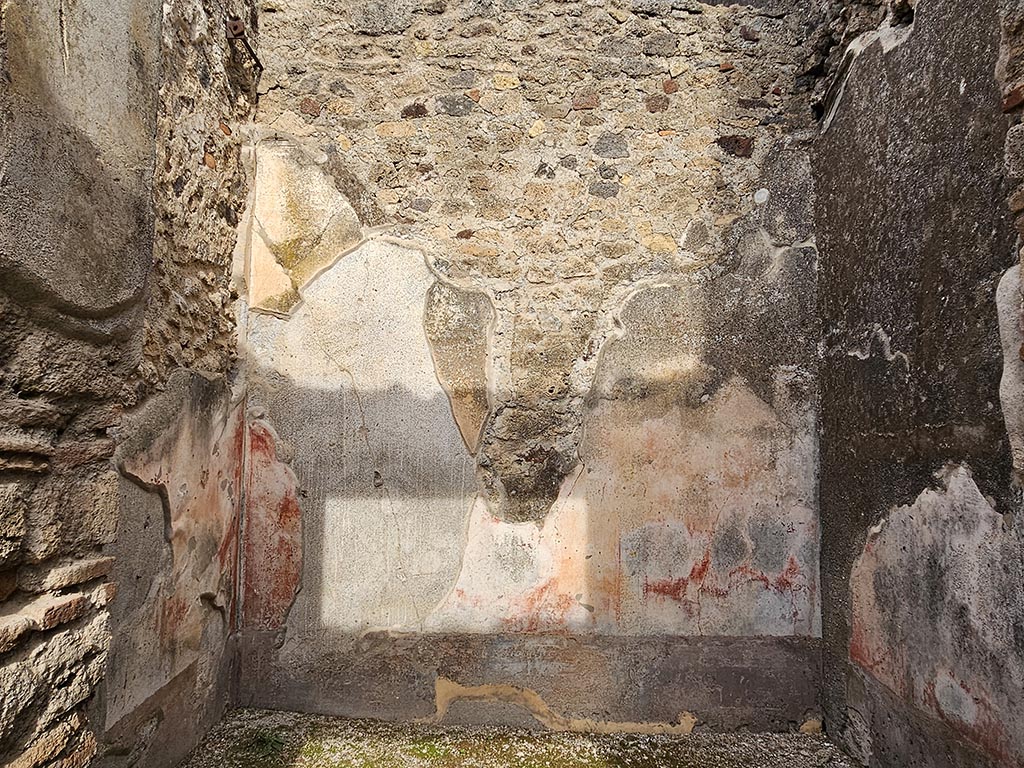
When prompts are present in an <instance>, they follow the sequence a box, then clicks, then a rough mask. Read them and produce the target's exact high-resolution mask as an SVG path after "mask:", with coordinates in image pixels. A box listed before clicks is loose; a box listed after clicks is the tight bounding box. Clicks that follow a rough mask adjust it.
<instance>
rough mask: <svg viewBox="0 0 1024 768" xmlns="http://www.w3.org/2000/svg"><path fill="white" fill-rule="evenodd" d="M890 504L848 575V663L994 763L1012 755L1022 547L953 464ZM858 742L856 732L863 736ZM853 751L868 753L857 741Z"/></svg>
mask: <svg viewBox="0 0 1024 768" xmlns="http://www.w3.org/2000/svg"><path fill="white" fill-rule="evenodd" d="M938 480H939V481H940V483H941V487H940V488H938V489H935V490H933V489H927V490H925V491H922V493H921V495H920V496H918V498H917V500H916V501H915V502H914V503H913V504H911V505H907V506H903V507H898V508H896V509H893V510H892V511H891V512H890V513H889V514H888V515H887V517H886V519H887V523H886V524H885V526H884V527H882V526H881V525H878V526H876V527H875V528H873V529H872V530H871V533H870V535H869V537H868V539H867V541H866V543H865V545H864V551H863V552H862V553H861V555H860V556H859V557H858V559H857V561H856V563H855V564H854V567H853V571H852V574H851V576H850V587H851V596H852V602H853V629H852V636H851V639H850V646H849V652H850V659H851V660H852V661H853V662H854V663H855V664H856V665H857V666H858V667H859V668H860V669H861V670H863V673H864V674H868V675H870V676H871V677H873V678H875V679H876V680H878V681H879V682H881V683H882V684H883V685H884V686H886V687H887V688H888V689H889V690H890V691H892V692H893V693H894V694H896V695H897V696H898V697H899V698H900V699H902V700H904V701H905V702H907V703H909V704H912V705H914V706H915V707H917V708H919V709H921V710H924V711H925V712H927V713H928V714H929V715H930V716H931V717H933V718H936V719H937V720H939V721H941V722H942V723H944V724H945V725H946V726H948V727H949V728H952V729H953V730H954V731H955V732H957V733H958V734H959V735H960V736H961V737H962V738H964V739H966V740H968V741H970V742H972V743H973V744H975V745H976V746H977V747H979V748H981V749H982V750H983V751H984V752H985V753H986V754H988V755H989V756H990V757H992V758H993V759H995V760H996V761H997V762H999V764H1005V765H1016V764H1019V763H1020V762H1021V761H1024V708H1022V707H1024V703H1022V701H1021V698H1020V691H1021V690H1022V689H1024V659H1022V658H1021V656H1020V654H1019V653H1016V652H1015V651H1014V650H1013V649H1019V647H1020V638H1021V632H1022V627H1024V617H1022V616H1021V615H1020V606H1021V605H1024V546H1022V544H1021V541H1022V539H1021V529H1020V524H1019V522H1018V523H1017V524H1016V525H1014V526H1013V527H1010V526H1009V525H1008V524H1007V521H1006V519H1005V518H1004V517H1003V516H1002V515H1000V514H999V513H998V512H996V511H995V510H994V509H993V508H992V506H991V505H990V504H989V502H988V501H987V500H986V499H985V497H984V496H982V494H981V492H980V490H979V489H978V486H977V485H976V484H975V482H974V479H973V478H972V476H971V473H970V471H969V470H968V469H967V467H965V466H962V465H961V466H950V467H947V468H946V469H945V470H943V472H941V473H940V474H939V476H938ZM860 738H861V740H864V739H868V740H870V736H869V734H868V733H867V732H865V733H862V734H861V736H860ZM859 749H860V751H862V752H865V751H866V752H870V751H871V750H870V746H867V747H866V746H865V745H864V744H862V745H861V746H860V748H859Z"/></svg>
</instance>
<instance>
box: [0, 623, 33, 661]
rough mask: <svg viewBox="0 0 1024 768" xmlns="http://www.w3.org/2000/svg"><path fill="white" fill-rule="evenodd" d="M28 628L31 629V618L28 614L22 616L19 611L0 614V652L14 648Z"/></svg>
mask: <svg viewBox="0 0 1024 768" xmlns="http://www.w3.org/2000/svg"><path fill="white" fill-rule="evenodd" d="M30 629H32V619H30V618H29V617H28V616H23V615H22V614H20V613H16V614H12V615H10V616H0V653H7V651H9V650H11V649H12V648H14V647H15V645H17V643H18V641H19V640H20V639H21V638H22V637H23V636H24V635H25V633H26V632H28V631H29V630H30Z"/></svg>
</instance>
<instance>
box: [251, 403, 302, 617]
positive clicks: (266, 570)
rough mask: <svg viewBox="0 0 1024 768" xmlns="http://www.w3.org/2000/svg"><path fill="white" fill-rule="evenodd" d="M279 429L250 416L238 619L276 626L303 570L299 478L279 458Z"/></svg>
mask: <svg viewBox="0 0 1024 768" xmlns="http://www.w3.org/2000/svg"><path fill="white" fill-rule="evenodd" d="M276 446H277V435H276V434H275V433H274V430H273V429H272V428H271V427H270V425H269V424H267V423H266V422H263V421H259V420H252V421H250V422H249V464H248V472H247V477H246V512H245V536H244V546H243V557H244V564H243V574H242V582H243V587H242V595H243V597H242V625H243V626H244V627H247V628H252V629H278V628H280V627H281V626H283V625H284V621H285V619H286V618H287V616H288V610H289V609H290V608H291V605H292V602H293V601H294V599H295V595H296V593H297V592H298V589H299V579H300V574H301V571H302V512H301V509H300V508H299V498H298V490H297V480H296V478H295V473H294V472H292V470H291V467H289V466H288V465H287V464H285V463H284V462H282V461H280V460H279V459H278V458H277V447H276Z"/></svg>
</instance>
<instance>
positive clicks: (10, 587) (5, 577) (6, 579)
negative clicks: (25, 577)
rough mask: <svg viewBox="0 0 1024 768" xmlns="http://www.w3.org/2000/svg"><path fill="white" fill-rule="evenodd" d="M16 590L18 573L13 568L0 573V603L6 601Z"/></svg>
mask: <svg viewBox="0 0 1024 768" xmlns="http://www.w3.org/2000/svg"><path fill="white" fill-rule="evenodd" d="M17 588H18V572H17V571H16V570H14V569H13V568H12V569H10V570H8V571H2V572H0V602H2V601H4V600H6V599H7V598H8V597H10V596H11V595H12V594H14V590H16V589H17Z"/></svg>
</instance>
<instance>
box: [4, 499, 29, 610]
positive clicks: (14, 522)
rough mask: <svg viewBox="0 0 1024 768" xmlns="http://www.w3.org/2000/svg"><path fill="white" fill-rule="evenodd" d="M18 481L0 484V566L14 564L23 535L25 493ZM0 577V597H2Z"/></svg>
mask: <svg viewBox="0 0 1024 768" xmlns="http://www.w3.org/2000/svg"><path fill="white" fill-rule="evenodd" d="M26 493H27V489H26V487H25V486H24V485H22V484H20V483H2V484H0V568H3V567H5V566H10V565H13V564H15V562H16V560H17V557H18V554H19V552H20V551H21V538H22V536H24V535H25V511H26V504H25V495H26ZM2 581H3V579H2V578H0V599H3V597H4V595H3V589H2Z"/></svg>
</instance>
